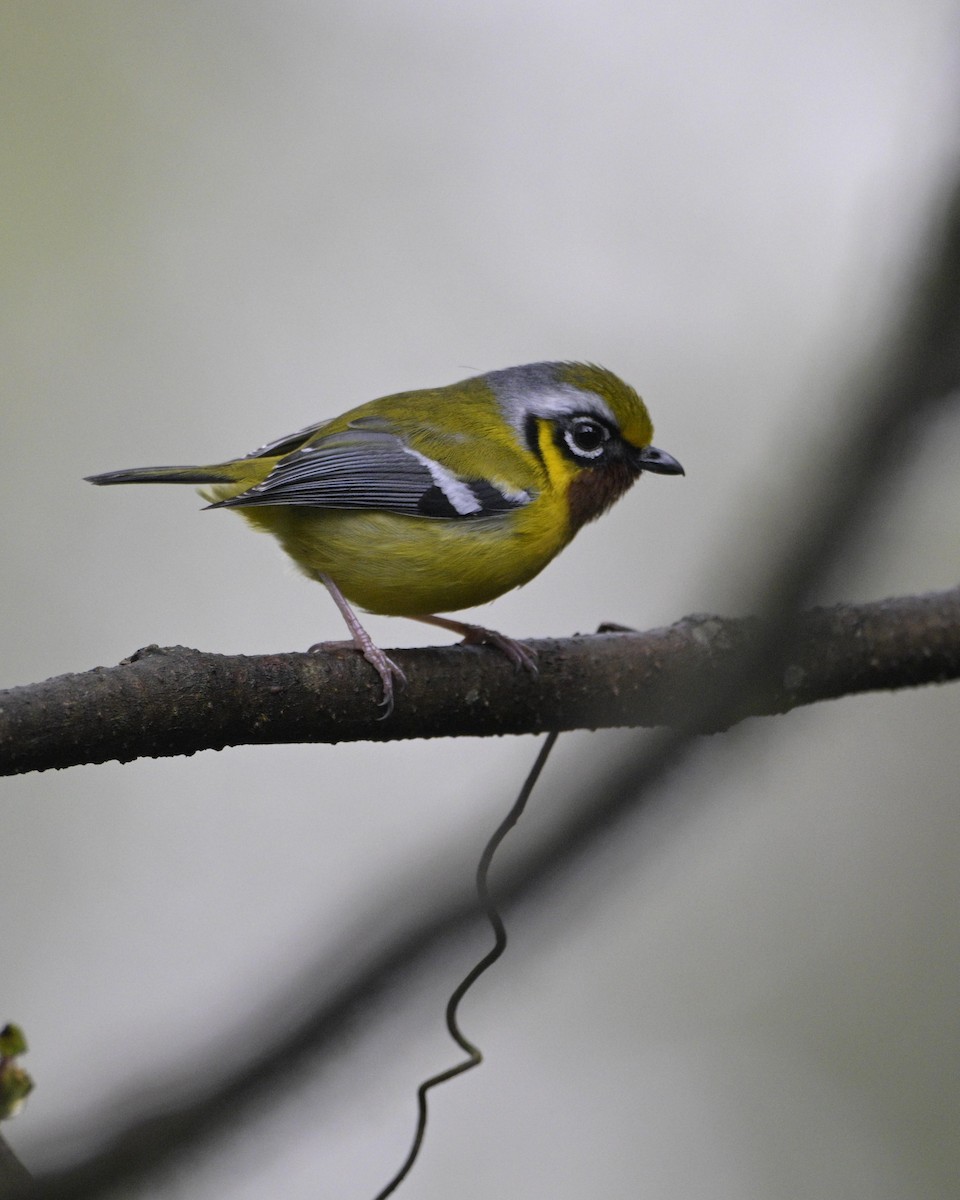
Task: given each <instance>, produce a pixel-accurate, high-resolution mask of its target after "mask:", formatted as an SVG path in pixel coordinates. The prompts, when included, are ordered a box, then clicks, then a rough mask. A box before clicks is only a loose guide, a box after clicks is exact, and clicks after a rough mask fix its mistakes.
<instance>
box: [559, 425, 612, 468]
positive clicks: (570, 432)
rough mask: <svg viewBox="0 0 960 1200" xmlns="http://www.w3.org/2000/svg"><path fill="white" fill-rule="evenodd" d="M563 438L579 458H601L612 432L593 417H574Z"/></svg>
mask: <svg viewBox="0 0 960 1200" xmlns="http://www.w3.org/2000/svg"><path fill="white" fill-rule="evenodd" d="M563 436H564V439H565V441H566V443H567V445H568V446H569V447H570V449H571V451H572V452H573V453H574V454H575V455H576V456H577V458H599V457H600V455H601V454H602V453H603V447H604V445H605V444H606V443H607V442H608V441H609V440H610V430H609V429H607V427H606V425H602V424H601V423H600V422H599V421H595V420H594V419H593V417H574V419H573V420H572V421H571V422H570V424H569V425H568V426H567V428H566V429H565V430H564V432H563Z"/></svg>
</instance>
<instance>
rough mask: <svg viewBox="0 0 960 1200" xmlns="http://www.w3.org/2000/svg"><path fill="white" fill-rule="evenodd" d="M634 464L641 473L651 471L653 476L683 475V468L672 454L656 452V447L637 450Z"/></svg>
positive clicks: (663, 451) (661, 451) (664, 451)
mask: <svg viewBox="0 0 960 1200" xmlns="http://www.w3.org/2000/svg"><path fill="white" fill-rule="evenodd" d="M634 462H635V463H636V464H637V466H638V467H639V468H640V470H641V471H652V472H653V473H654V474H655V475H683V474H684V473H685V472H684V470H683V467H681V466H680V464H679V463H678V462H677V460H676V459H675V458H674V457H673V455H672V454H668V453H667V452H666V450H658V449H657V448H656V446H644V448H643V449H642V450H638V451H637V453H636V455H635V457H634Z"/></svg>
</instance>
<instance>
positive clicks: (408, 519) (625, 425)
mask: <svg viewBox="0 0 960 1200" xmlns="http://www.w3.org/2000/svg"><path fill="white" fill-rule="evenodd" d="M652 437H653V426H652V424H651V422H650V416H649V414H648V413H647V409H646V405H645V404H644V403H643V401H642V400H641V399H640V397H639V396H638V395H637V393H636V392H635V391H634V390H633V388H632V387H630V386H629V385H628V384H626V383H624V382H623V381H622V380H621V379H618V378H617V376H616V375H614V374H612V372H610V371H607V370H605V369H604V368H603V367H597V366H593V365H590V364H586V363H573V362H542V363H531V364H529V365H527V366H522V367H508V368H507V369H506V370H503V371H491V372H489V373H488V374H486V375H477V376H474V377H473V378H471V379H466V380H463V381H462V382H461V383H453V384H449V385H448V386H446V387H440V388H427V389H424V390H422V391H414V392H399V393H397V394H396V395H393V396H384V397H382V398H381V399H379V400H371V401H370V402H369V403H368V404H362V405H360V406H359V407H358V408H354V409H351V410H350V411H349V412H346V413H344V414H343V415H342V416H339V417H334V418H333V419H331V420H329V421H321V422H319V423H318V424H316V425H310V426H308V427H307V428H306V429H302V430H300V432H299V433H294V434H291V435H290V436H288V437H284V438H279V439H278V440H277V441H274V442H269V443H268V444H267V445H266V446H261V447H260V449H259V450H255V451H254V452H253V453H252V454H249V455H247V456H246V457H245V458H238V459H232V460H231V461H229V462H223V463H217V464H215V465H213V466H208V467H139V468H134V469H132V470H127V471H109V472H107V473H106V474H104V475H91V476H89V477H88V478H89V480H90V482H91V483H96V484H113V483H192V484H202V485H204V486H203V488H202V490H201V494H202V495H203V496H204V498H205V499H207V500H209V501H210V502H211V503H210V505H209V507H210V508H235V509H238V510H239V512H240V513H241V515H242V516H244V517H246V519H247V520H248V521H249V522H250V523H251V524H252V525H253V526H255V527H256V528H257V529H262V530H265V531H266V532H267V533H272V534H273V535H274V537H276V538H277V539H278V541H279V542H280V544H281V546H282V547H283V548H284V550H286V552H287V553H288V554H289V555H290V557H291V558H292V559H293V560H294V562H295V563H296V564H297V566H298V567H299V568H300V570H301V571H302V572H303V573H304V574H305V575H307V576H309V577H310V578H311V579H316V580H318V581H319V582H320V583H322V584H323V585H324V586H325V587H326V589H327V590H328V591H329V593H330V595H331V596H332V597H333V599H334V601H335V603H336V605H337V607H338V608H339V609H340V612H341V613H342V614H343V617H344V619H345V621H346V623H347V626H348V628H349V630H350V634H351V637H352V639H353V644H354V645H355V646H356V648H357V649H358V650H360V651H361V652H362V654H363V656H364V658H366V659H367V661H368V662H369V663H371V665H372V666H373V667H375V668H376V670H377V672H378V673H379V675H380V678H381V680H382V681H383V701H382V703H383V705H384V707H385V710H386V712H385V715H387V714H389V713H390V711H391V710H392V708H393V686H394V679H395V678H396V679H397V680H398V681H400V682H403V672H402V671H401V670H400V668H399V667H398V666H397V665H396V663H394V662H393V661H392V660H391V659H390V658H388V657H387V655H386V654H384V652H383V651H382V650H381V649H380V648H379V647H378V646H376V645H375V644H374V642H373V640H372V639H371V637H370V635H369V634H368V633H367V631H366V630H365V629H364V628H363V626H362V625H361V624H360V621H359V620H358V618H357V616H356V614H355V613H354V611H353V609H352V608H351V602H352V603H353V604H357V605H359V606H360V607H361V608H364V609H366V610H368V611H369V612H374V613H384V614H387V615H389V616H398V617H412V618H414V619H415V620H418V621H426V622H427V623H429V624H433V625H439V626H441V627H443V628H444V629H450V630H453V631H454V632H455V633H458V634H460V635H461V636H462V637H463V638H464V639H465V640H466V641H469V642H486V643H490V644H492V645H494V646H497V647H498V648H499V649H500V650H501V651H503V652H504V653H505V654H506V655H507V656H508V657H509V658H510V660H511V661H512V662H513V663H514V664H515V665H517V666H523V667H525V668H527V669H528V670H531V671H536V664H535V660H534V656H533V653H532V651H531V650H530V649H529V648H528V647H525V646H523V645H522V644H521V643H520V642H516V641H514V640H513V639H512V638H508V637H505V636H504V635H503V634H499V633H496V632H494V631H493V630H489V629H484V628H482V627H481V626H478V625H468V624H466V623H464V622H462V621H454V620H451V619H449V618H447V617H442V616H436V615H434V614H436V613H438V612H446V611H451V610H456V609H461V608H472V607H473V606H474V605H477V604H484V603H486V602H487V601H488V600H492V599H494V597H496V596H500V595H502V594H503V593H504V592H507V591H509V590H510V589H511V588H515V587H519V586H520V585H521V584H524V583H526V582H527V581H528V580H530V579H532V578H533V577H534V575H537V574H538V573H539V572H540V571H542V570H543V568H544V567H545V566H546V565H547V563H548V562H550V560H551V559H552V558H553V557H554V556H555V555H556V554H558V553H559V552H560V551H561V550H562V549H563V548H564V546H566V545H567V543H568V542H569V541H570V539H571V538H572V537H573V536H574V534H575V533H576V532H577V530H578V529H580V528H581V526H583V525H585V524H586V523H587V522H588V521H592V520H593V519H594V518H596V517H599V516H600V515H601V513H603V512H605V511H606V509H607V508H609V507H610V505H611V504H613V502H614V501H615V500H617V499H618V498H619V497H620V496H622V495H623V493H624V492H625V491H626V490H627V489H628V488H629V487H630V486H631V485H632V484H633V482H634V481H635V480H636V479H637V478H639V476H640V475H641V473H642V472H644V471H652V472H654V473H656V474H660V475H682V474H683V468H682V467H681V466H680V464H679V463H678V462H677V460H676V459H675V458H672V457H671V456H670V455H669V454H666V453H664V451H662V450H658V449H656V447H654V446H652V445H651V444H650V443H651V439H652Z"/></svg>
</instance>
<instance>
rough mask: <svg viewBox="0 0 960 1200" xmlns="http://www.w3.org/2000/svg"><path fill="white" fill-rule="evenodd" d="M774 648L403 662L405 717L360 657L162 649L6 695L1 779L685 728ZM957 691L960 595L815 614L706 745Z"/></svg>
mask: <svg viewBox="0 0 960 1200" xmlns="http://www.w3.org/2000/svg"><path fill="white" fill-rule="evenodd" d="M767 633H768V630H767V629H766V627H765V626H764V625H763V624H762V623H761V622H760V621H758V620H757V619H755V618H721V617H711V616H695V617H687V618H685V619H683V620H681V621H678V622H677V623H676V624H675V625H671V626H669V627H668V628H666V629H654V630H651V631H649V632H647V633H604V634H593V635H591V636H586V637H574V638H566V639H562V640H559V639H558V640H544V641H538V642H533V643H531V645H532V646H533V647H534V648H535V649H536V651H537V654H538V661H539V664H540V673H539V676H538V677H536V678H532V677H531V676H530V675H529V674H527V673H525V672H518V671H515V670H514V669H513V668H512V667H511V666H510V664H509V663H507V662H506V660H505V659H503V657H502V656H500V655H498V654H496V653H495V652H493V651H491V650H487V649H478V648H473V647H469V648H468V647H452V648H447V649H424V650H398V651H391V655H392V656H393V657H395V658H396V660H397V661H398V663H399V664H400V666H401V667H402V668H403V669H404V671H405V672H406V674H407V677H408V679H409V681H410V682H409V685H408V687H407V688H406V690H405V691H404V692H403V694H402V695H401V697H400V700H399V702H398V704H397V708H396V710H395V712H394V714H393V715H392V716H391V717H390V718H389V719H388V720H380V719H379V710H378V707H377V703H376V700H377V680H376V678H375V677H374V676H373V673H372V672H371V671H370V669H369V667H368V666H367V664H366V663H364V662H363V661H362V659H360V657H359V656H358V655H354V654H347V655H342V654H336V655H329V654H328V655H312V654H279V655H261V656H257V657H246V656H234V657H227V656H225V655H218V654H207V653H203V652H201V651H199V650H189V649H187V648H185V647H172V648H170V649H160V648H159V647H156V646H151V647H147V648H146V649H145V650H140V651H138V652H137V653H136V654H135V655H133V656H132V658H130V659H128V660H126V661H125V662H123V663H121V664H120V665H119V666H116V667H100V668H97V669H96V670H93V671H87V672H85V673H83V674H77V675H61V676H59V677H57V678H55V679H50V680H47V681H46V682H45V683H38V684H33V685H31V686H28V687H20V688H12V689H10V690H9V691H7V692H3V693H0V774H5V775H13V774H18V773H22V772H26V771H40V770H46V769H49V768H52V767H55V768H62V767H69V766H75V765H78V764H80V763H99V762H106V761H108V760H111V759H118V760H119V761H121V762H127V761H129V760H131V759H135V758H140V757H144V756H147V757H154V758H156V757H165V756H170V755H180V754H194V753H196V752H197V751H198V750H208V749H222V748H223V747H225V746H236V745H250V744H265V743H285V742H341V741H363V740H371V741H391V740H395V739H401V738H413V737H456V736H474V737H476V736H491V735H494V734H508V733H512V734H519V733H537V732H541V731H543V730H548V729H557V730H566V729H581V728H600V727H609V726H616V725H621V726H624V725H630V726H670V727H686V726H688V724H689V721H690V697H691V696H697V695H702V694H703V693H704V692H705V691H709V690H712V689H715V688H717V687H718V686H722V683H723V680H724V679H725V678H726V677H728V676H730V675H731V673H732V672H735V671H737V670H738V669H739V666H740V664H741V663H742V662H743V660H744V657H745V656H746V657H750V656H751V655H753V654H754V653H755V652H756V649H757V647H758V646H762V645H763V642H764V639H765V636H766V634H767ZM957 678H960V588H955V589H953V590H951V591H947V592H940V593H935V594H931V595H926V596H906V597H900V598H897V599H892V600H883V601H879V602H876V603H872V604H859V605H837V606H835V607H832V608H818V609H811V610H810V611H808V612H806V613H805V614H803V616H802V617H801V618H800V621H799V624H798V627H797V630H796V640H795V641H792V642H791V651H790V655H789V661H788V662H787V664H786V666H785V667H784V668H782V669H771V671H769V672H768V673H767V674H766V675H761V676H760V677H759V678H758V680H757V681H756V683H755V684H754V685H752V686H751V688H750V689H745V690H744V691H743V694H742V695H741V696H740V697H739V699H738V701H737V702H736V703H734V705H733V706H732V707H728V708H727V709H726V710H725V712H724V716H723V721H722V723H721V724H716V723H714V722H713V721H712V719H710V718H707V717H706V716H704V718H703V721H704V722H706V723H702V724H701V728H700V731H701V732H712V731H714V730H715V729H718V728H727V727H729V726H730V725H733V724H736V723H737V722H738V721H740V720H742V719H743V718H744V717H748V716H762V715H768V714H772V713H783V712H787V711H789V710H790V709H792V708H796V707H797V706H798V705H802V704H812V703H814V702H816V701H818V700H828V699H835V698H837V697H839V696H846V695H853V694H856V693H858V692H866V691H876V690H879V689H897V688H905V687H916V686H918V685H921V684H926V683H942V682H945V681H947V680H952V679H957Z"/></svg>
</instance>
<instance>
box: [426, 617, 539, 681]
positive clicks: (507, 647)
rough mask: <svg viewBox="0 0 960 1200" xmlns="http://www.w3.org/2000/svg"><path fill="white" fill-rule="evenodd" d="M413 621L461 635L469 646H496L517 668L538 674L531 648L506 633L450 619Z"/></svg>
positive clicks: (429, 618) (427, 618)
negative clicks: (437, 626) (436, 626)
mask: <svg viewBox="0 0 960 1200" xmlns="http://www.w3.org/2000/svg"><path fill="white" fill-rule="evenodd" d="M411 619H412V620H414V621H423V622H424V624H426V625H439V627H440V628H441V629H449V630H450V631H451V632H452V633H459V634H460V636H461V637H462V638H463V640H464V643H465V644H466V645H468V646H496V648H497V649H498V650H499V651H500V652H501V653H502V654H505V655H506V656H507V658H509V660H510V661H511V662H512V663H513V665H514V666H515V667H523V669H524V670H525V671H529V672H530V674H531V675H536V674H537V656H536V654H535V653H534V652H533V651H532V650H531V649H530V647H529V646H525V645H524V644H523V642H518V641H515V640H514V639H513V638H511V637H507V635H506V634H505V633H497V631H496V630H495V629H485V628H484V627H483V626H482V625H469V624H468V623H467V622H466V621H453V620H451V618H450V617H435V616H422V617H412V618H411Z"/></svg>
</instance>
